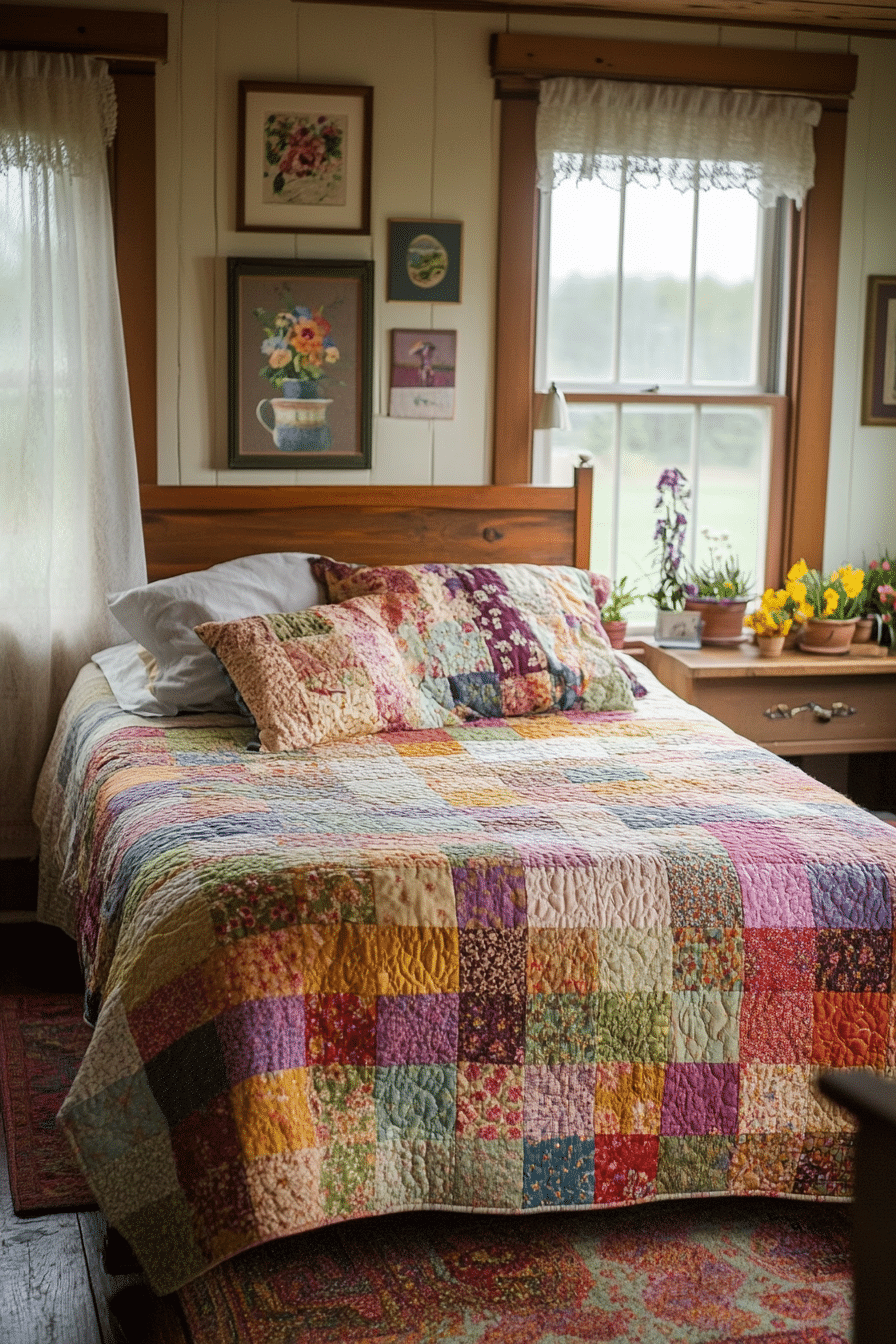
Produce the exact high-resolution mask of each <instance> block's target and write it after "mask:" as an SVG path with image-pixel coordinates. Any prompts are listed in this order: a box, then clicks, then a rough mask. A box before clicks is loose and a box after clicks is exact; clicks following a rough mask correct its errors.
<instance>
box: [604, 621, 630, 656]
mask: <svg viewBox="0 0 896 1344" xmlns="http://www.w3.org/2000/svg"><path fill="white" fill-rule="evenodd" d="M601 624H602V625H603V627H604V629H605V630H606V632H607V638H608V639H609V641H610V644H611V646H612V647H613V648H614V649H621V648H622V647H623V645H624V644H625V632H626V630H627V629H628V621H602V622H601Z"/></svg>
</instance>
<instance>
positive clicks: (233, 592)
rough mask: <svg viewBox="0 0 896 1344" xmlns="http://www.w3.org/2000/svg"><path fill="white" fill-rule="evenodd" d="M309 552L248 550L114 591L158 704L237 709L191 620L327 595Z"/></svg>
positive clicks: (228, 617) (116, 609)
mask: <svg viewBox="0 0 896 1344" xmlns="http://www.w3.org/2000/svg"><path fill="white" fill-rule="evenodd" d="M310 558H311V557H310V556H309V555H308V554H306V553H304V552H301V551H275V552H269V553H267V554H264V555H247V556H244V557H242V558H241V559H239V560H225V561H224V562H223V563H221V564H219V565H212V566H211V568H210V569H202V570H195V571H193V572H192V573H189V574H175V575H173V576H172V577H171V578H169V579H158V580H156V582H155V583H147V584H144V585H143V586H142V587H140V588H131V589H128V590H127V591H126V592H122V593H111V594H110V596H109V599H108V600H109V609H110V611H111V612H112V614H113V616H114V617H115V619H116V620H117V621H118V622H119V623H120V624H121V625H123V626H124V628H125V630H126V631H127V632H128V634H129V635H130V636H131V637H132V639H135V640H136V641H137V643H138V644H139V645H140V646H141V647H142V648H143V649H145V650H147V651H148V653H149V654H150V655H151V657H152V660H154V661H153V662H152V665H151V669H150V676H149V685H148V689H149V692H150V694H151V696H152V697H153V698H154V699H155V700H156V701H157V702H158V704H159V706H160V708H159V709H158V710H156V711H155V712H156V713H160V714H179V713H186V712H190V711H192V712H194V713H203V712H206V711H220V712H224V713H231V714H235V713H236V712H237V710H238V706H237V704H236V702H235V701H234V697H233V692H232V690H231V689H230V687H229V686H228V684H227V679H226V677H225V676H224V674H223V673H222V671H221V668H220V666H219V664H218V662H217V660H216V659H215V657H214V655H213V654H211V653H210V652H209V651H208V649H207V648H205V646H204V645H203V644H202V642H201V640H199V639H197V637H196V634H195V633H194V631H195V627H196V626H197V625H201V624H202V623H203V622H205V621H235V620H239V619H240V617H242V616H257V615H259V614H260V613H263V612H266V611H298V610H299V609H300V608H303V607H311V606H316V605H317V604H318V603H319V602H322V601H323V600H324V595H323V593H322V592H321V590H320V588H319V587H318V583H317V580H316V579H315V577H314V575H313V574H312V573H311V570H310V568H309V564H308V562H309V559H310ZM104 670H105V669H104ZM136 712H137V713H151V712H153V711H152V710H151V709H149V710H146V709H144V710H137V711H136Z"/></svg>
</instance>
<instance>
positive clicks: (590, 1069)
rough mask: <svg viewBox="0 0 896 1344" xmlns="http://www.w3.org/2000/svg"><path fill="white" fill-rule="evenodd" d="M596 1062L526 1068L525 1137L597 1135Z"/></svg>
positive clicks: (538, 1138) (555, 1137) (530, 1138)
mask: <svg viewBox="0 0 896 1344" xmlns="http://www.w3.org/2000/svg"><path fill="white" fill-rule="evenodd" d="M595 1067H596V1066H595V1065H594V1064H553V1065H551V1064H530V1065H528V1067H527V1068H526V1104H525V1137H526V1139H527V1140H540V1139H562V1138H563V1137H564V1136H566V1135H568V1134H576V1135H578V1136H579V1138H590V1137H591V1136H593V1134H594V1072H595Z"/></svg>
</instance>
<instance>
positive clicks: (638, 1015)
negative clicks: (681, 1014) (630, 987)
mask: <svg viewBox="0 0 896 1344" xmlns="http://www.w3.org/2000/svg"><path fill="white" fill-rule="evenodd" d="M597 1004H598V1020H597V1033H596V1040H595V1044H594V1049H595V1051H596V1057H597V1059H598V1060H601V1061H607V1062H609V1061H612V1060H618V1061H629V1062H631V1063H635V1062H637V1063H640V1064H657V1063H659V1062H660V1061H662V1060H664V1059H665V1058H666V1043H667V1038H668V1034H669V1014H670V1011H671V1007H672V1002H671V995H669V994H599V995H598V996H597Z"/></svg>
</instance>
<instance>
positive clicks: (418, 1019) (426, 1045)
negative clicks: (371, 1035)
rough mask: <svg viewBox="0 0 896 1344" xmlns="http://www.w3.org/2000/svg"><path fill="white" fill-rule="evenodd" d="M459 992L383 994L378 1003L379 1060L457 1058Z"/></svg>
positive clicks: (445, 1061)
mask: <svg viewBox="0 0 896 1344" xmlns="http://www.w3.org/2000/svg"><path fill="white" fill-rule="evenodd" d="M457 1023H458V996H457V995H456V994H405V995H395V996H390V995H385V994H384V995H382V996H381V998H380V999H379V1002H378V1007H377V1022H376V1062H377V1063H378V1064H449V1063H453V1062H454V1061H455V1060H456V1059H457V1030H458V1026H457Z"/></svg>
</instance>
